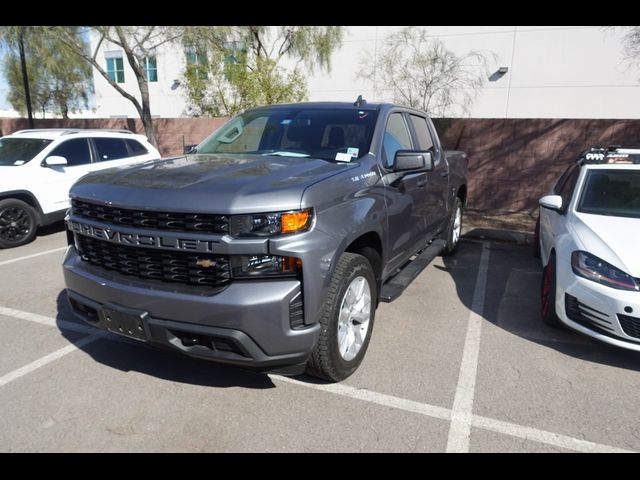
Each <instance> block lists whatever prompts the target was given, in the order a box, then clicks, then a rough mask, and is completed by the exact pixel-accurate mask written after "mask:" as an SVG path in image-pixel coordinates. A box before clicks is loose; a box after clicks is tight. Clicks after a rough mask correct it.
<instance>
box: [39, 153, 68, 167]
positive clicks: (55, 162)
mask: <svg viewBox="0 0 640 480" xmlns="http://www.w3.org/2000/svg"><path fill="white" fill-rule="evenodd" d="M67 163H68V162H67V159H66V158H64V157H60V156H58V155H52V156H50V157H47V158H45V160H44V164H45V165H46V166H47V167H63V166H65V165H67Z"/></svg>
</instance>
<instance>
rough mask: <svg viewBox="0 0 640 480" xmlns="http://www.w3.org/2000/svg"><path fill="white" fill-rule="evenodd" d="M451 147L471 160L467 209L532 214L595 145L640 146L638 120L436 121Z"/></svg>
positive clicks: (639, 124) (445, 142) (447, 146)
mask: <svg viewBox="0 0 640 480" xmlns="http://www.w3.org/2000/svg"><path fill="white" fill-rule="evenodd" d="M434 123H435V124H436V129H437V130H438V132H439V135H440V137H441V139H442V142H443V144H444V146H445V148H447V149H457V150H464V151H465V152H467V154H468V156H469V207H470V208H474V209H478V210H485V211H489V210H491V211H495V210H497V211H513V212H529V213H531V212H533V211H534V210H535V209H536V208H537V205H538V199H539V198H540V197H541V196H543V195H545V194H546V193H547V191H548V190H549V188H550V187H551V185H552V184H553V182H554V181H555V179H556V178H557V177H558V176H559V175H560V174H561V173H562V172H563V171H564V169H565V168H566V167H567V166H568V165H569V164H570V163H571V162H573V161H575V159H576V157H577V155H578V154H579V153H580V152H581V151H582V150H585V149H587V148H589V147H591V146H596V145H604V146H606V145H622V146H624V147H628V148H634V147H635V148H640V120H582V119H453V120H451V119H435V120H434Z"/></svg>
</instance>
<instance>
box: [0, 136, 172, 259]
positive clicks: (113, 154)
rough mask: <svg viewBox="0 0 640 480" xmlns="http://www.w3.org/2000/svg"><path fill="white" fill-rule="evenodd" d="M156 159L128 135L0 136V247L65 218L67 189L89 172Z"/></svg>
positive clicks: (143, 139)
mask: <svg viewBox="0 0 640 480" xmlns="http://www.w3.org/2000/svg"><path fill="white" fill-rule="evenodd" d="M158 158H160V153H159V152H158V150H157V149H156V148H154V147H153V145H151V144H150V143H149V142H148V141H147V139H146V137H144V136H142V135H135V134H133V133H131V132H129V131H127V130H82V129H43V130H20V131H19V132H15V133H13V134H11V135H6V136H4V137H0V248H11V247H17V246H19V245H23V244H25V243H27V242H29V241H31V240H32V239H33V237H34V236H35V234H36V229H37V228H38V227H39V226H42V225H48V224H50V223H53V222H55V221H58V220H61V219H63V218H64V214H65V212H66V210H67V208H69V189H70V188H71V185H73V184H74V183H75V182H76V181H77V180H78V179H80V177H82V176H84V175H86V174H87V173H89V172H94V171H96V170H103V169H105V168H110V167H120V166H125V165H130V164H133V163H138V162H145V161H148V160H154V159H158Z"/></svg>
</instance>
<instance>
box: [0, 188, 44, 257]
mask: <svg viewBox="0 0 640 480" xmlns="http://www.w3.org/2000/svg"><path fill="white" fill-rule="evenodd" d="M37 228H38V222H37V220H36V212H35V210H34V209H33V208H31V207H30V206H29V205H28V204H26V203H25V202H23V201H22V200H18V199H15V198H7V199H5V200H0V248H13V247H19V246H20V245H24V244H25V243H29V242H30V241H31V240H33V237H35V235H36V229H37Z"/></svg>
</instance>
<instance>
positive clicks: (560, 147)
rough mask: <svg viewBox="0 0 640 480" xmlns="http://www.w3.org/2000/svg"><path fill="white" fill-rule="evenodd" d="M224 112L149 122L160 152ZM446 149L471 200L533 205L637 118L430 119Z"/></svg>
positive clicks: (11, 123) (620, 140) (201, 134)
mask: <svg viewBox="0 0 640 480" xmlns="http://www.w3.org/2000/svg"><path fill="white" fill-rule="evenodd" d="M225 120H226V119H224V118H158V119H154V128H155V131H156V136H157V138H158V143H159V150H160V153H161V154H162V155H163V156H169V155H178V154H180V153H182V151H183V145H189V144H195V143H199V142H200V141H201V140H203V139H204V138H205V137H206V136H207V135H209V134H210V133H211V132H213V131H214V130H215V129H216V128H217V127H218V126H220V125H221V124H222V123H223V122H224V121H225ZM35 122H36V124H35V126H36V128H56V127H71V128H126V129H129V130H131V131H133V132H136V133H144V132H143V129H142V123H141V122H140V120H137V119H131V118H129V119H123V118H102V119H69V120H63V119H45V120H41V119H36V121H35ZM434 123H435V124H436V128H437V129H438V132H439V135H440V137H441V139H442V142H443V144H444V146H445V148H447V149H454V150H455V149H457V150H464V151H466V152H467V154H468V155H469V207H470V208H473V209H477V210H486V211H514V212H533V211H534V210H535V209H536V208H537V202H538V198H540V197H541V196H542V195H544V194H545V193H546V192H547V191H548V189H549V188H550V186H551V184H552V182H553V181H554V180H555V179H556V178H557V177H558V175H560V173H562V171H563V170H564V169H565V168H566V166H567V165H568V164H569V163H570V162H573V161H574V160H575V158H576V155H577V154H578V153H580V152H581V151H582V150H584V149H586V148H589V147H590V146H594V145H611V144H619V145H623V146H625V147H636V148H640V120H575V119H475V118H472V119H435V120H434ZM23 128H28V125H27V120H26V119H22V118H19V119H18V118H0V134H1V135H7V134H9V133H12V132H14V131H16V130H20V129H23Z"/></svg>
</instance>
